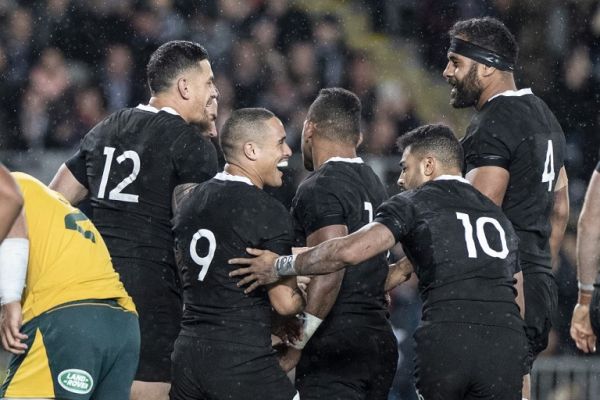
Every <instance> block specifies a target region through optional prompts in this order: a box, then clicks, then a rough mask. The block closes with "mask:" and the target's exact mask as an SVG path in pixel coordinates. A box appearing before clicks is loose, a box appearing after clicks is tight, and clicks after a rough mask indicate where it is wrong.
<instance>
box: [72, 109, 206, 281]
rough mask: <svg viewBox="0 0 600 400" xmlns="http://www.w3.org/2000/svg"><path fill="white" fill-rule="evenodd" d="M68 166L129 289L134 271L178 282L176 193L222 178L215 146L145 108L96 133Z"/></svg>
mask: <svg viewBox="0 0 600 400" xmlns="http://www.w3.org/2000/svg"><path fill="white" fill-rule="evenodd" d="M66 165H67V167H68V168H69V170H70V171H71V173H73V175H74V176H75V178H76V179H77V180H78V181H79V182H80V183H81V184H82V185H84V186H85V187H86V188H87V189H88V190H89V196H90V200H91V205H92V209H93V220H94V224H95V225H96V227H97V228H98V230H99V231H100V233H101V234H102V237H103V238H104V240H105V242H106V245H107V246H108V249H109V252H110V254H111V256H112V257H113V260H114V261H115V268H116V269H117V271H118V272H119V273H120V274H121V275H126V278H125V281H131V280H132V279H135V278H136V277H127V275H128V271H127V265H128V264H132V263H133V264H136V265H139V264H142V265H144V266H146V265H149V266H155V268H153V270H156V271H153V272H152V273H156V274H158V276H159V279H165V278H160V276H163V277H168V280H169V281H171V280H172V279H171V278H174V277H175V276H176V267H175V259H174V254H173V232H172V228H171V217H172V212H171V198H172V197H171V196H172V193H173V189H174V188H175V186H177V185H180V184H184V183H193V182H198V183H199V182H203V181H205V180H207V179H210V178H211V177H213V176H214V175H215V174H216V172H217V158H216V151H215V148H214V146H213V145H212V144H211V143H210V142H209V141H207V140H206V139H204V138H202V136H201V134H200V132H199V130H198V129H197V128H195V127H193V126H192V125H189V124H188V123H186V122H185V120H184V119H183V118H181V116H179V115H178V114H177V113H176V112H175V111H174V110H173V109H171V108H164V109H162V110H157V109H156V108H154V107H151V106H144V105H140V106H138V107H136V108H129V109H123V110H120V111H117V112H116V113H114V114H112V115H110V116H109V117H108V118H106V119H105V120H104V121H102V122H100V123H99V124H98V125H96V126H95V127H94V128H93V129H92V130H91V131H90V132H89V133H88V134H87V135H86V136H85V137H84V139H83V141H82V143H81V146H80V148H79V151H78V152H77V153H76V154H75V155H74V156H73V157H72V158H71V159H70V160H69V161H67V163H66ZM132 273H134V272H132ZM135 273H138V271H137V270H136V272H135ZM129 278H132V279H129ZM137 279H139V277H137Z"/></svg>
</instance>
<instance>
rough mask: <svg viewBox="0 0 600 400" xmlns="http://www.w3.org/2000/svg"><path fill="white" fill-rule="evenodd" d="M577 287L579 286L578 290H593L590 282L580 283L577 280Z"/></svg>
mask: <svg viewBox="0 0 600 400" xmlns="http://www.w3.org/2000/svg"><path fill="white" fill-rule="evenodd" d="M577 288H579V290H585V291H586V292H593V291H594V285H593V284H592V283H581V282H579V281H578V282H577Z"/></svg>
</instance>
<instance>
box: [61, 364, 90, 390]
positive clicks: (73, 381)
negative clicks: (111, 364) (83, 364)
mask: <svg viewBox="0 0 600 400" xmlns="http://www.w3.org/2000/svg"><path fill="white" fill-rule="evenodd" d="M58 383H59V385H60V386H62V388H63V389H65V390H68V391H69V392H71V393H77V394H88V393H89V392H91V391H92V387H93V386H94V380H93V379H92V377H91V375H90V374H88V373H87V372H85V371H83V370H81V369H66V370H64V371H63V372H61V373H60V374H58Z"/></svg>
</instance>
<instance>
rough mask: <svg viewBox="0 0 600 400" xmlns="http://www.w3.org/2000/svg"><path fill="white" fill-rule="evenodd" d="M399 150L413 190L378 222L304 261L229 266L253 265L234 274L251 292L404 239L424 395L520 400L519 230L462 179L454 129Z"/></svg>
mask: <svg viewBox="0 0 600 400" xmlns="http://www.w3.org/2000/svg"><path fill="white" fill-rule="evenodd" d="M399 144H400V146H401V147H402V148H404V151H403V155H402V168H403V172H402V174H401V175H400V179H399V184H400V185H402V186H404V187H405V188H406V189H409V190H407V191H405V192H402V193H400V194H398V195H396V196H393V197H392V198H391V199H389V200H388V201H386V202H384V203H383V204H382V205H381V206H380V207H379V208H378V210H377V212H376V214H375V219H374V222H372V223H370V224H368V225H366V226H364V227H363V228H361V229H360V230H358V231H357V232H354V233H352V234H350V235H348V236H344V237H340V238H335V239H331V240H327V241H326V242H323V243H321V244H320V245H318V246H315V247H313V248H310V249H309V250H307V251H306V252H304V253H301V254H299V255H297V256H281V257H278V256H277V254H273V253H271V252H268V251H264V250H251V253H252V254H253V255H257V256H258V257H256V258H253V259H245V258H237V259H232V260H230V263H232V264H241V265H244V264H246V265H250V267H245V268H240V269H238V270H236V271H234V272H232V274H231V275H232V276H237V275H247V276H246V277H244V278H243V279H242V280H241V281H240V282H239V283H240V284H241V285H246V284H248V283H251V285H250V286H249V287H248V288H247V290H253V289H254V288H256V287H258V285H262V284H269V283H272V282H274V281H277V280H278V279H280V278H281V277H285V276H291V275H296V274H298V275H312V274H322V273H329V272H332V271H336V270H339V269H341V268H345V267H347V266H349V265H357V264H359V263H361V262H363V261H365V260H367V259H369V258H371V257H373V256H375V255H377V254H380V253H381V252H383V251H385V250H388V249H390V248H391V247H393V246H394V245H395V244H396V243H397V242H400V243H401V244H402V246H403V248H404V251H405V253H406V255H407V258H408V260H409V261H407V260H406V259H403V260H402V261H400V262H399V263H398V264H397V266H400V268H401V269H402V270H403V271H404V274H406V272H408V271H410V269H409V268H407V266H406V264H408V265H409V266H410V264H412V265H413V266H414V271H415V273H416V274H417V276H418V278H419V290H420V293H421V297H422V299H423V316H422V322H421V325H420V327H419V328H418V330H417V332H416V333H415V339H416V342H417V360H416V370H415V376H416V384H417V389H418V391H419V393H420V396H421V398H423V399H425V400H432V399H440V400H441V399H444V400H453V399H456V400H459V399H475V398H477V399H506V400H520V399H521V384H522V377H523V375H524V374H525V371H526V359H527V353H528V343H527V338H526V336H525V327H524V322H523V319H522V318H521V315H520V314H519V307H518V306H517V303H516V301H515V297H516V295H517V290H516V289H515V285H514V283H515V281H516V280H515V278H514V275H515V274H516V272H517V269H518V260H517V242H518V238H517V236H516V234H515V232H514V230H513V228H512V225H511V223H510V221H509V220H508V219H507V218H506V216H505V215H504V213H503V212H502V210H501V209H500V208H499V207H498V206H496V205H495V204H494V203H493V202H492V201H491V200H490V199H489V198H487V197H486V196H484V195H483V194H481V193H480V192H479V191H478V190H477V189H475V188H474V187H473V186H472V185H471V184H470V183H469V182H468V181H466V180H465V179H464V178H462V176H461V168H462V161H463V153H462V148H461V146H460V143H459V142H458V140H457V139H456V138H455V136H454V134H453V133H452V131H451V130H450V129H449V128H448V127H445V126H443V125H425V126H423V127H419V128H417V129H415V130H414V131H411V132H409V133H407V134H406V135H404V136H402V137H401V138H400V143H399ZM403 264H404V265H403ZM351 268H352V267H351ZM351 268H350V269H351ZM398 276H400V275H398ZM401 280H402V279H398V280H397V282H400V281H401ZM364 339H365V340H367V339H368V338H364ZM490 360H493V361H490Z"/></svg>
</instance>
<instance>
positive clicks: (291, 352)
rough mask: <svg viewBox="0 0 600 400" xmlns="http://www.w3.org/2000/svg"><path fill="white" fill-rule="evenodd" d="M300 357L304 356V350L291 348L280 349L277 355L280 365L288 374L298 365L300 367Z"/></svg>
mask: <svg viewBox="0 0 600 400" xmlns="http://www.w3.org/2000/svg"><path fill="white" fill-rule="evenodd" d="M300 356H302V350H298V349H296V348H294V347H289V346H288V347H285V348H280V349H279V351H278V353H277V359H278V361H279V365H280V366H281V369H283V371H284V372H286V373H287V372H290V371H291V370H292V369H294V368H296V365H298V362H299V361H300Z"/></svg>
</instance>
